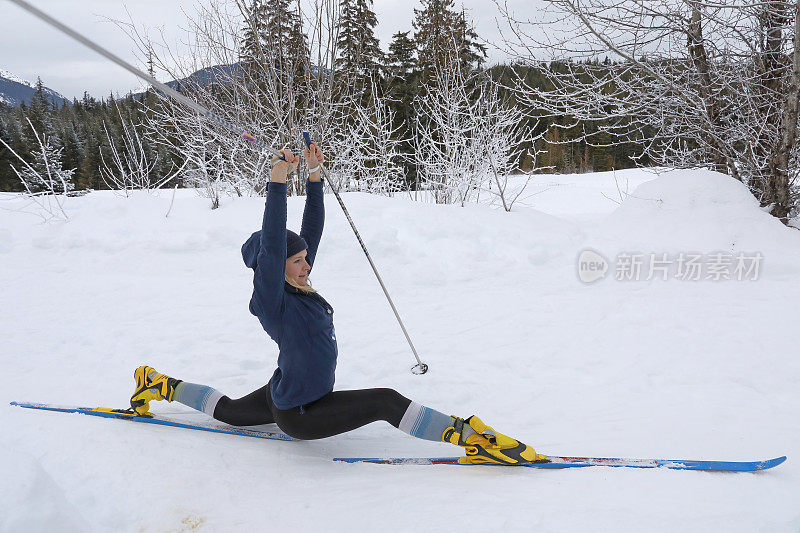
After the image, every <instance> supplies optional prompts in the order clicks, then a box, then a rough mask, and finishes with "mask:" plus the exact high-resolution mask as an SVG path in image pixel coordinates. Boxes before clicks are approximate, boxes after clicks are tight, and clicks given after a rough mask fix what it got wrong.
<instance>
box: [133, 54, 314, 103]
mask: <svg viewBox="0 0 800 533" xmlns="http://www.w3.org/2000/svg"><path fill="white" fill-rule="evenodd" d="M241 68H242V64H241V62H239V63H232V64H230V65H214V66H213V67H205V68H202V69H200V70H198V71H196V72H194V73H192V74H190V75H189V76H187V77H185V78H183V79H180V80H176V81H168V82H165V83H164V85H167V86H168V87H170V88H172V89H175V90H176V91H180V90H181V87H184V86H193V85H197V86H200V87H205V86H207V85H211V84H213V83H216V82H218V81H219V80H221V81H222V82H225V81H227V80H230V79H231V78H233V77H235V76H236V73H237V71H238V70H239V69H241ZM319 72H320V68H319V67H317V66H316V65H312V66H311V74H312V75H314V76H316V75H318V74H319ZM328 72H329V71H328V70H327V69H326V70H325V73H326V74H327V73H328ZM141 94H142V93H134V95H133V96H139V95H141Z"/></svg>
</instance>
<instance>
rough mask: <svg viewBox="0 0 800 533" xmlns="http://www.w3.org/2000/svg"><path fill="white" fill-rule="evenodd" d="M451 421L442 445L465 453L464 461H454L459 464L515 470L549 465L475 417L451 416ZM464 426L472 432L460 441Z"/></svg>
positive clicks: (461, 459) (517, 442)
mask: <svg viewBox="0 0 800 533" xmlns="http://www.w3.org/2000/svg"><path fill="white" fill-rule="evenodd" d="M453 418H455V419H456V421H455V423H454V424H453V425H452V426H450V427H449V428H447V429H446V430H445V431H444V433H443V434H442V441H444V442H449V443H451V444H455V445H456V446H461V447H463V448H464V449H465V450H466V453H467V455H466V457H460V458H459V459H458V462H459V463H461V464H470V465H505V466H519V465H523V464H528V463H547V462H549V461H548V459H547V456H545V455H541V454H538V453H536V450H534V449H533V448H531V447H530V446H528V445H527V444H524V443H522V442H519V441H518V440H516V439H513V438H511V437H509V436H507V435H503V434H502V433H500V432H498V431H495V430H494V429H492V428H491V427H489V426H487V425H486V424H484V423H483V421H481V419H480V418H478V417H477V416H475V415H473V416H471V417H469V418H467V419H466V420H464V419H462V418H458V417H455V416H454V417H453ZM465 425H467V426H469V427H470V428H472V430H473V431H474V433H472V432H470V431H467V433H468V435H469V436H468V437H466V438H464V437H463V434H464V433H465V432H464V426H465Z"/></svg>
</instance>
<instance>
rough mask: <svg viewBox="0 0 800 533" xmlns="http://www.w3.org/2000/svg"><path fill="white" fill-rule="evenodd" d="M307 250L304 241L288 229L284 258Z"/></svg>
mask: <svg viewBox="0 0 800 533" xmlns="http://www.w3.org/2000/svg"><path fill="white" fill-rule="evenodd" d="M307 249H308V244H306V240H305V239H304V238H302V237H301V236H300V235H298V234H297V233H295V232H293V231H292V230H290V229H287V230H286V257H287V258H288V257H292V256H293V255H294V254H296V253H299V252H302V251H303V250H307Z"/></svg>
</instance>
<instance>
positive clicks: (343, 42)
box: [336, 0, 383, 80]
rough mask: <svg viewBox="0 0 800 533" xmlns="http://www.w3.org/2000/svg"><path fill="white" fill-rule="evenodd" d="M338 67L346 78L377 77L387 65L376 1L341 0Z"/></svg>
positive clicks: (362, 78)
mask: <svg viewBox="0 0 800 533" xmlns="http://www.w3.org/2000/svg"><path fill="white" fill-rule="evenodd" d="M339 5H340V9H341V16H340V18H339V37H338V40H337V47H338V50H337V59H336V68H337V70H338V71H339V72H340V73H341V74H343V75H344V76H345V79H347V78H350V79H351V80H352V78H353V77H354V78H355V79H356V80H364V79H366V78H371V77H374V76H375V75H376V74H377V73H378V69H379V67H380V65H381V64H382V63H383V52H381V48H380V44H379V42H378V38H377V37H375V26H376V25H377V24H378V18H377V17H376V16H375V11H373V9H372V0H341V2H340V4H339Z"/></svg>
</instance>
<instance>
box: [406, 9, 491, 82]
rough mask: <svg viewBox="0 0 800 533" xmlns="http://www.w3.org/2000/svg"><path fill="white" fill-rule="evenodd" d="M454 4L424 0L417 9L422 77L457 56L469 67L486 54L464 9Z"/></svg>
mask: <svg viewBox="0 0 800 533" xmlns="http://www.w3.org/2000/svg"><path fill="white" fill-rule="evenodd" d="M453 6H454V0H422V9H415V10H414V22H413V26H414V30H415V31H414V42H415V43H416V45H417V67H418V69H419V70H420V71H421V72H422V78H423V81H428V80H430V79H431V78H432V77H433V75H434V73H435V72H436V71H437V70H438V69H442V68H446V67H447V66H449V65H451V64H452V62H453V61H455V60H458V62H459V64H460V65H461V66H462V68H465V69H467V70H469V69H472V68H475V67H477V66H479V65H480V63H481V62H482V61H483V58H484V57H485V56H486V47H485V46H483V45H481V44H478V42H477V39H478V35H477V33H476V32H475V30H474V29H473V28H472V26H471V25H470V24H469V23H468V22H467V20H466V16H465V14H464V12H463V11H462V12H460V13H459V12H457V11H455V10H454V8H453Z"/></svg>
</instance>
